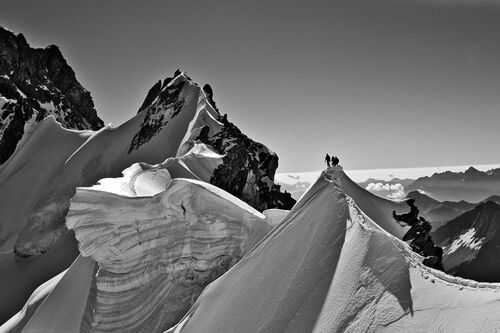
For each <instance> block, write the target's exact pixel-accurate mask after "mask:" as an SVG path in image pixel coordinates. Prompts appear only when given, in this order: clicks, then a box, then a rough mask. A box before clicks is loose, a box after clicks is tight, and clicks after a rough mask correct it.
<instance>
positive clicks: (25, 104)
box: [0, 27, 104, 164]
mask: <svg viewBox="0 0 500 333" xmlns="http://www.w3.org/2000/svg"><path fill="white" fill-rule="evenodd" d="M0 49H1V50H2V57H1V58H0V164H2V163H4V162H5V161H6V160H7V159H8V158H9V157H10V156H11V155H12V153H13V152H14V150H15V149H16V147H17V146H18V145H19V143H20V142H22V140H23V138H25V137H26V136H27V135H29V134H30V133H31V131H32V130H33V129H34V127H36V125H37V124H38V123H39V122H40V121H42V120H43V119H44V118H45V117H47V116H49V115H52V116H53V117H54V118H55V119H56V120H57V121H58V122H59V123H61V124H62V125H63V126H64V127H66V128H73V129H92V130H97V129H99V128H101V127H103V125H104V124H103V122H102V120H101V119H99V117H98V116H97V113H96V110H95V109H94V103H93V101H92V98H91V96H90V93H89V92H88V91H87V90H85V88H83V87H82V86H81V84H80V83H79V82H78V81H77V80H76V78H75V73H74V72H73V70H72V69H71V67H70V66H69V65H68V64H67V63H66V60H65V59H64V58H63V56H62V54H61V52H60V51H59V49H58V48H57V47H56V46H54V45H51V46H48V47H47V48H45V49H33V48H31V47H30V46H29V45H28V43H27V42H26V39H25V38H24V36H23V35H22V34H19V35H15V34H13V33H12V32H10V31H8V30H5V29H3V28H2V27H0Z"/></svg>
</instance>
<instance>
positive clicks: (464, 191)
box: [405, 167, 500, 202]
mask: <svg viewBox="0 0 500 333" xmlns="http://www.w3.org/2000/svg"><path fill="white" fill-rule="evenodd" d="M412 191H424V192H425V193H427V194H429V196H431V197H432V198H434V199H437V200H440V201H446V200H451V201H461V200H466V201H470V202H480V201H481V200H483V199H484V198H485V197H488V196H491V195H499V194H500V168H498V169H492V170H489V171H485V172H483V171H479V170H477V169H476V168H473V167H470V168H469V169H467V170H466V171H465V172H450V171H448V172H443V173H435V174H433V175H432V176H430V177H421V178H418V179H417V180H415V181H414V182H413V183H411V184H409V185H407V186H405V192H406V193H409V192H412Z"/></svg>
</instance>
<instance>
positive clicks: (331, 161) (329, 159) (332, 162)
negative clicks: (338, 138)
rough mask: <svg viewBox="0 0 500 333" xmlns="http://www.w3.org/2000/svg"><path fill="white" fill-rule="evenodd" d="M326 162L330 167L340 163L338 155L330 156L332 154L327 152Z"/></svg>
mask: <svg viewBox="0 0 500 333" xmlns="http://www.w3.org/2000/svg"><path fill="white" fill-rule="evenodd" d="M325 163H326V166H327V168H330V167H332V166H337V165H339V158H338V157H337V156H333V155H332V157H330V155H328V154H326V156H325Z"/></svg>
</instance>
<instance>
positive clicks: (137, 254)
mask: <svg viewBox="0 0 500 333" xmlns="http://www.w3.org/2000/svg"><path fill="white" fill-rule="evenodd" d="M161 182H162V181H161ZM161 182H160V183H161ZM66 223H67V226H68V228H69V229H72V230H74V231H75V235H76V238H77V240H78V242H79V249H80V252H81V253H82V255H83V256H90V257H92V259H94V260H95V261H96V262H97V264H98V265H99V270H98V272H97V274H96V276H95V278H94V282H93V283H94V287H93V289H92V291H91V292H90V294H89V296H88V302H87V308H86V313H85V315H84V321H83V322H82V326H81V330H82V331H83V332H105V331H119V332H138V331H143V332H158V331H159V330H161V329H167V328H169V327H170V326H172V325H173V324H175V323H176V322H177V321H178V320H179V319H180V318H181V317H182V315H183V314H184V313H185V312H186V311H187V310H188V309H189V307H190V306H191V305H192V303H193V302H194V301H195V300H196V298H197V296H198V295H199V294H200V293H201V292H202V290H203V288H204V287H205V286H206V285H207V284H208V283H210V282H212V281H213V280H215V279H216V278H217V277H219V276H220V275H222V274H223V273H224V272H226V271H227V270H228V269H229V268H230V267H231V266H232V265H233V264H234V263H236V262H237V261H238V260H239V259H240V258H241V257H242V256H243V255H245V253H247V252H248V251H249V249H250V248H252V247H253V246H254V245H255V244H256V243H257V242H258V241H259V240H260V239H261V238H262V237H263V236H264V235H266V234H267V233H268V232H269V230H270V229H271V227H272V223H269V222H268V221H267V219H266V217H265V216H264V215H263V214H261V213H259V212H258V211H256V210H255V209H253V208H252V207H250V206H248V205H247V204H246V203H244V202H242V201H240V200H239V199H237V198H235V197H233V196H231V195H229V194H228V193H226V192H224V191H222V190H221V189H219V188H217V187H215V186H212V185H210V184H207V183H204V182H200V181H196V180H188V179H174V180H172V181H171V182H169V183H168V186H167V188H166V190H165V191H164V192H160V193H158V194H156V195H154V196H147V197H126V196H121V195H117V194H114V193H110V192H104V191H98V190H94V189H85V188H80V189H78V190H77V193H76V195H75V196H74V197H73V199H72V200H71V205H70V210H69V213H68V216H67V222H66Z"/></svg>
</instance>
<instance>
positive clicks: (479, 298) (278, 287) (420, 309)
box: [168, 169, 500, 332]
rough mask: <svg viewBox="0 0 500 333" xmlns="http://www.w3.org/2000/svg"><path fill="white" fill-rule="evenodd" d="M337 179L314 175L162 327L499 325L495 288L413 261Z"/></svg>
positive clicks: (331, 173) (424, 328) (451, 328)
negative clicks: (283, 212)
mask: <svg viewBox="0 0 500 333" xmlns="http://www.w3.org/2000/svg"><path fill="white" fill-rule="evenodd" d="M344 179H345V176H344V175H342V174H341V172H339V171H338V170H335V169H332V170H328V172H326V173H324V174H323V175H322V176H321V177H320V178H319V179H318V181H317V182H316V183H315V184H314V185H313V186H312V187H311V188H310V189H309V191H308V192H307V193H306V194H305V195H304V196H303V197H302V198H301V200H300V201H299V202H298V203H297V204H296V205H295V207H294V208H293V209H292V210H291V211H290V213H289V214H288V215H287V216H286V217H285V219H284V220H283V221H282V222H281V223H280V224H279V225H278V226H277V227H276V228H274V229H273V230H272V231H271V232H270V233H269V234H268V235H267V236H266V237H265V238H264V239H263V240H262V241H261V242H260V243H259V244H258V245H257V246H256V247H254V248H253V249H252V251H251V252H250V253H248V254H247V255H246V256H245V257H243V259H242V260H241V261H239V262H238V263H237V264H236V265H235V266H234V267H233V268H232V269H231V270H230V271H229V272H227V273H226V274H224V275H223V276H222V277H220V278H219V279H217V280H216V281H214V282H213V283H211V284H210V285H209V286H208V287H207V288H206V289H205V291H204V292H203V293H202V295H201V296H200V297H199V298H198V300H197V301H196V303H195V304H194V305H193V307H192V308H191V309H190V310H189V312H188V313H187V314H186V315H185V317H184V318H183V319H182V320H181V321H180V323H179V324H178V325H176V327H174V328H172V329H171V330H169V331H168V332H200V331H203V332H259V331H265V332H284V331H286V332H350V331H352V332H370V331H384V332H436V331H440V332H460V331H466V332H472V331H475V330H477V329H478V327H479V328H480V329H481V330H482V331H494V330H495V329H496V328H498V327H499V325H500V317H499V316H498V309H499V308H500V303H499V302H500V285H499V284H487V283H483V284H478V283H477V282H474V281H470V280H463V279H460V278H455V277H452V276H449V275H447V274H445V273H443V272H440V271H436V270H433V269H429V268H427V267H425V266H423V265H422V264H421V263H420V260H421V258H420V257H419V256H418V255H416V254H415V253H413V252H412V251H411V250H410V249H409V246H408V245H407V244H405V243H404V242H402V241H400V240H399V239H396V238H395V237H393V236H391V235H390V234H388V233H387V232H386V231H385V230H384V229H382V228H381V227H380V226H379V225H378V224H377V223H376V222H375V221H374V220H372V219H370V218H369V217H368V216H367V215H366V214H365V213H364V212H363V211H362V210H360V209H359V208H358V205H357V204H358V203H363V199H364V198H363V196H361V195H360V196H358V198H357V201H356V199H354V198H350V197H349V196H347V195H346V194H345V193H344V188H343V187H344ZM346 185H347V186H349V184H346ZM359 193H361V192H359ZM359 193H358V194H359ZM365 194H366V192H365ZM364 205H367V203H364ZM298 244H300V246H298ZM283 263H285V264H283Z"/></svg>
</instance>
